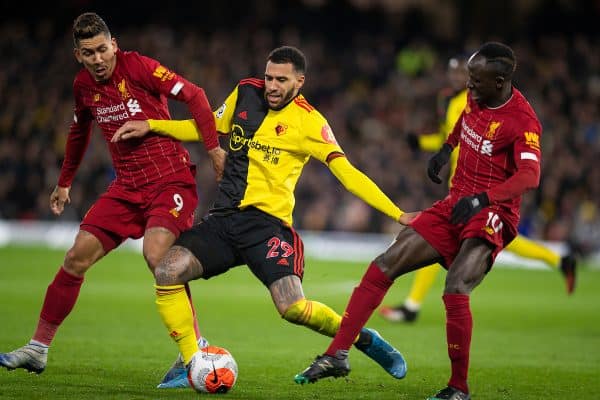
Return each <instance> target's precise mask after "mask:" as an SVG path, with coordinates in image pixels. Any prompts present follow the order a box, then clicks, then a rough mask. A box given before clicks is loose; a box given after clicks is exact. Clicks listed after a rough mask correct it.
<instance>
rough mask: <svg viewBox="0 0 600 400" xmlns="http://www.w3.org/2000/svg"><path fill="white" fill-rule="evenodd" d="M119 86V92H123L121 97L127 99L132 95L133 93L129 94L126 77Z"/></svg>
mask: <svg viewBox="0 0 600 400" xmlns="http://www.w3.org/2000/svg"><path fill="white" fill-rule="evenodd" d="M117 88H118V89H119V93H121V98H122V99H123V100H127V99H128V98H130V97H131V95H130V94H129V90H127V82H125V78H123V80H122V81H121V82H119V84H118V85H117Z"/></svg>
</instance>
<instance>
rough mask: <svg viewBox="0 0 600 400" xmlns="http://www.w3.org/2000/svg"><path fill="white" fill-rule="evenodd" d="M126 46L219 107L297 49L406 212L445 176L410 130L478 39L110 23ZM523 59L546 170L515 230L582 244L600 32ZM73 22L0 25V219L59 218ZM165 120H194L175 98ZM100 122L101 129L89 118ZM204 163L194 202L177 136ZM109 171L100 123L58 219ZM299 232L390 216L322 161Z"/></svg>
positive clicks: (589, 224)
mask: <svg viewBox="0 0 600 400" xmlns="http://www.w3.org/2000/svg"><path fill="white" fill-rule="evenodd" d="M107 22H108V24H109V26H111V28H112V30H113V35H114V36H115V37H116V38H117V40H118V43H119V46H120V48H121V49H124V50H137V51H139V52H141V53H143V54H146V55H148V56H151V57H153V58H156V59H158V60H160V61H161V62H162V63H163V64H165V65H166V66H168V67H170V68H171V69H173V70H175V71H177V72H178V73H180V74H182V75H183V76H185V77H186V78H188V79H189V80H191V81H194V82H196V83H197V84H199V85H200V86H201V87H203V88H204V89H205V90H206V92H207V95H208V97H209V100H210V101H211V104H212V106H213V108H215V109H216V108H217V107H218V106H219V105H220V103H221V102H222V101H223V100H224V99H225V97H226V96H227V95H228V93H229V92H230V91H231V90H232V89H233V87H234V85H235V84H236V83H237V82H238V81H239V80H240V79H242V78H245V77H248V76H255V77H261V76H262V74H263V72H264V65H265V57H266V55H267V54H268V53H269V51H270V50H271V49H272V48H274V47H276V46H278V45H281V44H290V45H295V46H298V47H300V48H301V49H302V50H303V51H304V52H305V53H306V55H307V58H308V62H309V66H308V72H307V79H306V85H305V87H304V89H303V93H304V95H305V96H306V97H307V99H308V101H309V102H310V103H311V104H312V105H314V106H315V107H316V108H317V109H318V110H319V111H320V112H321V113H322V114H323V115H324V116H325V117H326V118H327V119H328V121H329V123H330V125H331V127H332V130H333V132H334V133H335V135H336V138H337V140H338V142H339V143H340V144H341V146H342V148H343V149H344V150H345V152H346V154H347V156H348V159H349V160H350V161H351V162H352V163H353V164H354V165H356V166H357V167H358V168H359V169H361V170H362V171H364V172H365V173H366V174H367V175H368V176H370V177H371V178H372V179H373V180H374V181H375V182H376V183H377V184H378V185H379V186H380V187H381V188H382V189H383V190H384V192H386V193H387V194H388V195H389V196H390V197H391V198H392V199H393V200H394V201H395V202H396V203H397V204H398V205H399V206H400V207H401V208H402V209H404V210H407V211H411V210H417V209H421V208H424V207H427V206H429V205H430V204H431V203H432V201H434V200H435V199H437V198H439V197H441V196H443V195H444V193H445V191H446V187H445V186H444V185H435V184H433V183H432V182H430V181H429V180H428V179H427V176H426V172H425V170H426V164H427V159H428V158H429V157H430V156H431V155H430V154H423V153H419V152H415V151H413V150H411V148H410V146H408V145H407V136H408V134H409V133H416V134H420V133H430V132H434V131H436V130H437V128H438V123H439V115H438V112H437V111H436V110H437V98H438V93H439V92H440V90H442V89H443V88H444V87H445V86H446V85H447V81H446V75H445V70H446V64H447V60H448V58H449V57H451V56H453V55H455V54H457V53H464V54H469V53H471V52H472V51H473V50H475V49H476V48H477V47H478V46H479V45H480V44H481V41H480V40H478V39H476V38H474V39H469V40H466V41H463V42H462V43H461V45H460V46H459V45H455V46H450V45H448V44H447V43H443V44H441V43H439V42H436V41H434V40H427V39H424V38H419V37H414V38H410V39H409V40H399V39H398V38H396V37H394V36H393V35H389V34H386V33H385V32H382V31H379V32H374V33H370V32H368V31H360V30H357V31H356V32H355V33H354V34H352V35H347V36H346V37H345V38H344V40H343V41H340V40H339V37H327V36H326V35H319V34H318V33H317V32H313V33H312V34H307V33H306V31H303V30H302V29H300V28H299V27H297V26H293V25H290V26H288V27H283V28H282V29H279V30H278V31H277V32H276V33H275V32H273V31H271V30H269V29H266V28H265V29H263V28H261V27H260V26H257V25H248V26H237V27H234V28H232V27H223V28H222V29H215V30H211V31H210V32H207V31H202V30H200V29H193V28H189V27H179V28H177V29H175V28H174V27H171V26H169V25H153V24H149V25H142V26H140V25H136V26H135V27H126V26H114V25H113V24H111V20H110V18H107ZM507 43H508V44H509V45H511V46H512V47H513V49H514V50H515V52H516V55H517V59H518V69H517V74H516V77H515V80H514V81H515V85H516V86H517V87H518V88H519V89H520V90H521V91H522V92H523V93H524V94H525V95H526V96H527V97H528V99H529V100H530V102H531V103H532V105H533V107H534V108H535V110H536V111H537V113H538V116H539V118H540V120H541V122H542V125H543V128H544V131H543V135H542V149H543V173H542V181H541V186H540V189H539V190H538V191H536V192H531V193H528V194H527V195H526V196H525V199H524V202H523V207H522V221H521V226H520V229H521V231H522V233H524V234H525V235H527V236H530V237H532V238H536V239H546V240H560V241H568V242H569V243H572V244H574V245H576V246H578V248H579V249H580V250H582V251H591V250H597V248H596V246H599V244H600V213H599V211H600V208H599V206H600V169H599V168H598V167H597V164H596V162H598V158H597V157H598V156H599V155H600V114H599V112H600V41H599V40H598V37H597V35H596V36H595V37H594V36H590V35H571V36H565V35H562V34H554V35H543V36H540V37H537V38H532V37H523V38H522V39H520V40H511V41H507ZM72 47H73V46H72V40H71V37H70V26H69V25H68V24H67V25H66V26H65V25H58V26H57V24H54V23H53V22H52V21H50V20H46V21H40V22H38V23H36V24H25V23H19V22H13V23H9V22H5V23H3V24H2V25H0V49H1V52H2V55H3V57H2V58H3V61H2V64H3V66H2V68H0V218H2V219H17V220H26V219H43V220H54V219H56V217H54V216H53V215H52V214H51V213H50V211H49V206H48V199H49V195H50V192H51V191H52V188H53V187H54V185H55V184H56V181H57V177H58V174H59V171H60V166H61V162H62V157H63V155H64V144H65V140H66V136H67V133H68V128H69V124H70V122H71V120H72V117H73V99H72V81H73V77H74V76H75V73H76V72H77V70H78V68H79V66H78V64H77V63H76V61H75V59H74V57H73V54H72ZM171 105H172V107H171V110H172V116H173V118H178V119H186V118H190V116H189V114H188V112H187V109H186V107H185V106H184V105H181V104H178V103H172V104H171ZM95 129H96V128H95ZM186 147H187V148H188V149H189V150H190V152H191V154H192V158H193V160H194V161H195V162H196V163H197V164H198V165H199V174H198V183H199V194H200V206H199V209H198V216H201V215H203V214H204V213H206V211H207V210H208V208H209V207H210V205H211V203H212V201H213V198H214V193H215V189H216V186H215V183H214V178H213V173H212V169H211V168H210V165H209V163H208V160H207V158H206V155H205V152H204V150H203V148H202V146H201V145H198V144H193V143H192V144H186ZM113 178H114V172H113V170H112V167H111V161H110V157H109V154H108V151H107V148H106V144H105V143H104V142H103V139H102V137H101V135H99V134H97V133H95V134H94V135H93V139H92V141H91V142H90V145H89V148H88V151H87V153H86V156H85V158H84V160H83V162H82V164H81V167H80V169H79V171H78V173H77V176H76V179H75V182H74V184H73V187H72V190H71V204H70V206H68V207H66V209H65V213H64V214H63V216H61V217H60V219H61V220H73V221H77V220H80V219H81V217H82V216H83V214H84V213H85V212H86V210H87V209H88V208H89V206H90V205H91V204H92V203H93V202H94V201H95V200H96V198H97V197H98V196H99V195H100V194H101V193H102V192H103V191H104V190H105V189H106V187H107V185H108V183H109V182H110V181H111V180H112V179H113ZM296 195H297V202H296V211H295V214H294V218H295V225H296V228H297V229H306V230H347V231H357V232H394V231H396V229H397V227H396V226H395V224H394V223H393V222H392V221H388V220H387V219H386V217H384V216H383V215H380V214H379V213H377V212H376V211H374V210H372V209H370V208H369V206H367V205H366V204H364V203H363V202H361V201H360V200H358V199H357V198H356V197H354V196H353V195H351V194H349V193H347V192H346V191H345V190H344V189H343V187H342V186H341V185H340V184H339V183H338V182H337V181H336V179H335V178H334V177H333V176H332V175H331V173H330V172H329V170H328V169H327V168H325V167H324V166H322V165H320V163H319V162H317V161H314V160H313V161H310V162H309V163H308V165H307V167H306V168H305V172H304V175H303V176H302V177H301V179H300V181H299V184H298V186H297V190H296Z"/></svg>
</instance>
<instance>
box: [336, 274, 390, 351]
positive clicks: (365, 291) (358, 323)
mask: <svg viewBox="0 0 600 400" xmlns="http://www.w3.org/2000/svg"><path fill="white" fill-rule="evenodd" d="M392 283H393V281H392V280H390V278H388V277H387V276H386V275H385V274H384V273H383V272H382V271H381V270H380V269H379V267H378V266H377V265H376V264H375V263H371V265H369V268H368V269H367V272H365V275H364V276H363V278H362V280H361V281H360V284H359V285H358V286H357V287H356V288H354V291H353V292H352V297H350V302H349V303H348V306H347V307H346V311H345V312H344V317H343V318H342V324H341V326H340V330H339V331H338V332H337V334H336V335H335V337H334V338H333V341H332V342H331V344H330V345H329V348H328V349H327V351H326V352H325V354H328V355H330V356H335V352H336V351H337V350H348V349H350V347H352V344H353V343H354V340H355V339H356V337H357V336H358V334H359V333H360V330H361V329H362V328H363V326H364V325H365V324H366V323H367V321H368V320H369V318H370V317H371V314H373V311H375V309H376V308H377V307H378V306H379V305H380V304H381V301H382V300H383V298H384V296H385V294H386V293H387V291H388V289H389V288H390V286H392Z"/></svg>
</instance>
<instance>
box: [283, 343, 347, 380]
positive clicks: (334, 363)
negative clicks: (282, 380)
mask: <svg viewBox="0 0 600 400" xmlns="http://www.w3.org/2000/svg"><path fill="white" fill-rule="evenodd" d="M349 372H350V363H349V362H348V350H338V351H336V352H335V357H332V356H329V355H327V354H323V355H322V356H317V358H315V361H313V362H312V364H310V366H309V367H308V368H306V369H305V370H304V371H302V372H300V373H299V374H297V375H296V376H295V377H294V381H295V382H296V383H299V384H301V385H303V384H305V383H315V382H316V381H318V380H319V379H323V378H327V377H328V376H332V377H334V378H339V377H340V376H346V375H348V373H349Z"/></svg>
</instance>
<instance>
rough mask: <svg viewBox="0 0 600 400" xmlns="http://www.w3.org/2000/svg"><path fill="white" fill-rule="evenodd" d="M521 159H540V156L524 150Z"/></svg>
mask: <svg viewBox="0 0 600 400" xmlns="http://www.w3.org/2000/svg"><path fill="white" fill-rule="evenodd" d="M521 160H532V161H538V156H537V155H536V154H535V153H529V152H523V153H521Z"/></svg>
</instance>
